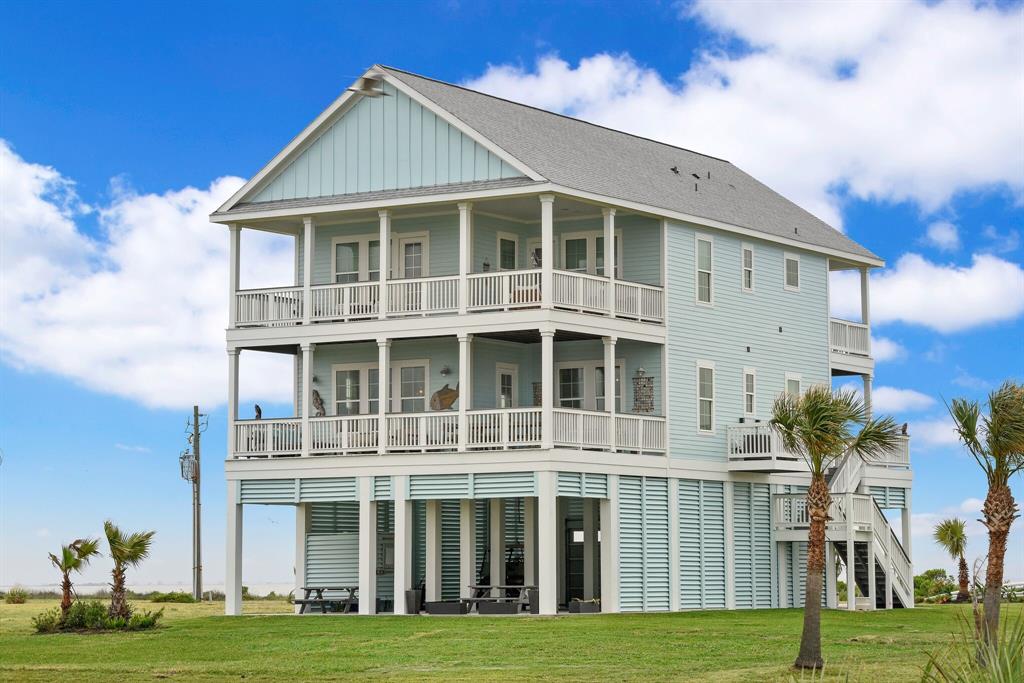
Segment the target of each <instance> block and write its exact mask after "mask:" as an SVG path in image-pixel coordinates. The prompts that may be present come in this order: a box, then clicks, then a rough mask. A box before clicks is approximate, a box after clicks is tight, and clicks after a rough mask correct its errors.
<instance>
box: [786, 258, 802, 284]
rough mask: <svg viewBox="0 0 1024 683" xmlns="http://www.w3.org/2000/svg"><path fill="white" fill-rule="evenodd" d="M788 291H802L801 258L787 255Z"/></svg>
mask: <svg viewBox="0 0 1024 683" xmlns="http://www.w3.org/2000/svg"><path fill="white" fill-rule="evenodd" d="M786 289H790V290H794V291H795V290H798V289H800V257H799V256H793V255H792V254H786Z"/></svg>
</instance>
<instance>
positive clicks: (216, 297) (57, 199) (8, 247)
mask: <svg viewBox="0 0 1024 683" xmlns="http://www.w3.org/2000/svg"><path fill="white" fill-rule="evenodd" d="M241 183H242V180H241V179H239V178H221V179H219V180H216V181H214V182H213V183H212V184H211V185H210V187H209V188H206V189H198V188H193V187H186V188H184V189H181V190H172V191H168V192H165V193H163V194H142V195H140V194H135V193H132V192H130V191H126V190H124V189H122V188H118V187H115V195H114V198H113V200H112V201H111V202H110V203H109V204H108V205H105V206H101V207H95V208H94V209H92V210H94V211H95V215H96V216H97V218H98V222H99V228H100V235H101V236H100V237H99V238H96V239H94V238H92V237H90V236H88V235H87V234H86V233H85V232H84V231H83V230H82V228H81V226H79V225H78V224H77V223H76V221H78V220H80V219H81V218H82V216H83V213H84V211H87V210H89V209H87V208H86V207H82V206H81V204H80V203H79V202H78V199H77V197H76V196H75V193H74V184H73V182H72V181H71V180H70V179H68V178H65V177H63V176H62V175H61V174H60V173H59V171H57V170H55V169H53V168H50V167H46V166H41V165H38V164H32V163H28V162H26V161H25V160H23V159H22V158H21V157H20V156H18V155H17V154H16V153H15V152H14V151H13V150H12V149H11V147H10V145H9V144H8V143H7V142H6V141H3V140H0V196H2V197H3V202H2V203H3V216H2V226H0V228H2V236H3V245H4V248H3V250H2V254H3V257H2V258H3V263H2V266H3V267H2V269H0V271H2V273H3V275H2V277H3V280H2V282H0V290H2V291H0V315H2V318H3V321H4V324H3V325H2V327H0V351H2V358H3V360H4V361H5V362H7V363H9V364H11V365H14V366H16V367H20V368H23V369H26V370H42V371H47V372H53V373H57V374H60V375H64V376H67V377H70V378H72V379H74V380H76V381H77V382H79V383H80V384H82V385H84V386H86V387H88V388H90V389H94V390H97V391H102V392H105V393H109V394H114V395H118V396H122V397H126V398H129V399H132V400H137V401H141V402H142V403H144V404H145V405H147V406H151V407H174V408H181V407H187V406H191V405H192V404H193V403H195V402H199V404H200V405H204V406H214V405H217V404H222V403H224V401H225V399H226V396H225V387H226V382H225V377H226V374H227V370H226V364H227V363H226V354H225V351H224V328H225V327H226V322H227V281H228V278H227V263H228V254H227V247H228V237H227V231H226V230H225V229H224V228H222V227H220V226H215V225H211V224H210V223H209V220H208V219H207V215H208V214H209V213H210V212H211V211H212V210H213V209H215V208H216V207H217V206H218V205H219V204H220V203H221V202H222V201H223V200H224V199H226V198H227V197H228V196H229V195H231V193H233V192H234V191H235V190H236V189H238V187H239V186H240V185H241ZM292 253H293V252H292V246H291V244H290V243H287V241H286V240H283V238H280V237H268V236H265V235H263V234H254V235H247V239H246V244H245V247H244V258H243V259H242V264H243V267H244V271H243V277H245V278H246V279H247V280H253V279H255V278H259V279H261V280H267V281H268V283H272V284H284V283H289V282H291V281H292V280H293V273H292V263H293V258H292V257H291V255H292ZM291 372H292V365H291V362H290V359H289V358H288V357H287V356H278V355H277V354H245V355H244V356H243V361H242V372H241V386H240V391H241V393H242V395H243V396H248V397H257V398H259V399H262V400H289V399H290V394H291V380H290V378H291Z"/></svg>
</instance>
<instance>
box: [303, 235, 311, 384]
mask: <svg viewBox="0 0 1024 683" xmlns="http://www.w3.org/2000/svg"><path fill="white" fill-rule="evenodd" d="M313 228H314V224H313V217H312V216H305V217H303V219H302V324H303V325H308V324H309V322H310V316H311V315H312V313H313ZM306 393H307V395H308V394H309V391H308V390H307V391H306Z"/></svg>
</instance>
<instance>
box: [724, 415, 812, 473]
mask: <svg viewBox="0 0 1024 683" xmlns="http://www.w3.org/2000/svg"><path fill="white" fill-rule="evenodd" d="M726 449H727V452H728V454H729V460H730V462H756V463H762V464H763V465H764V466H765V467H766V468H769V469H770V468H771V467H773V466H777V465H778V464H780V463H784V464H785V466H786V467H785V469H793V468H794V466H796V465H797V464H799V463H800V462H801V461H802V459H801V457H800V455H799V454H798V453H791V452H789V451H787V450H786V448H785V446H783V444H782V437H781V436H780V435H779V433H778V432H777V431H776V430H775V429H773V428H771V427H770V426H768V425H767V424H752V425H746V424H744V425H729V427H728V429H727V430H726Z"/></svg>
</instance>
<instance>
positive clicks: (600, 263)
mask: <svg viewBox="0 0 1024 683" xmlns="http://www.w3.org/2000/svg"><path fill="white" fill-rule="evenodd" d="M594 245H595V246H594V249H595V251H596V255H595V257H594V261H595V262H596V263H597V274H598V275H604V236H603V235H602V236H601V237H598V238H597V240H596V241H595V242H594ZM619 248H620V245H619V236H618V235H616V236H615V246H614V247H613V249H614V250H615V253H614V254H613V255H612V256H613V258H614V259H615V277H617V278H621V277H622V256H621V253H622V252H620V251H619Z"/></svg>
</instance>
